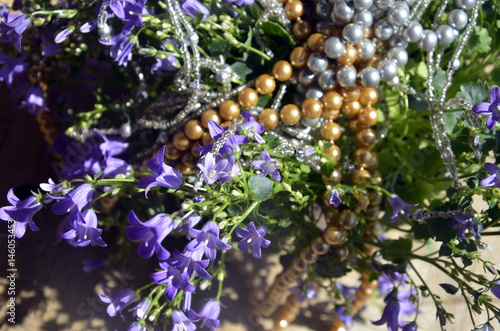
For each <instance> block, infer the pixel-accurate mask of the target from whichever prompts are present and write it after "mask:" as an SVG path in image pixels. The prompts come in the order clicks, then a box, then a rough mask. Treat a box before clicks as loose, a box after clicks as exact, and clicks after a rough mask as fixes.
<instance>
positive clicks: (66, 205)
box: [52, 183, 94, 215]
mask: <svg viewBox="0 0 500 331" xmlns="http://www.w3.org/2000/svg"><path fill="white" fill-rule="evenodd" d="M93 194H94V189H93V188H92V185H90V184H87V183H84V184H81V185H80V186H77V187H76V188H74V189H73V190H72V191H71V192H69V194H66V195H64V196H62V197H55V196H53V197H52V198H53V199H55V200H59V201H58V202H57V203H55V204H54V205H52V212H53V213H54V214H56V215H64V214H66V213H68V212H70V211H71V210H72V209H73V208H76V209H78V210H79V211H81V210H82V208H84V207H85V206H86V205H88V204H89V202H91V201H92V195H93Z"/></svg>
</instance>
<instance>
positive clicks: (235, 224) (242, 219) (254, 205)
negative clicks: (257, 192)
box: [229, 201, 260, 237]
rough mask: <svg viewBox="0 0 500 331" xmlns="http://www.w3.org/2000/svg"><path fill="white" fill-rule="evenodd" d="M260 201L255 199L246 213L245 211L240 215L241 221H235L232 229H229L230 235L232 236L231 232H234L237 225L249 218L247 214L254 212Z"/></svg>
mask: <svg viewBox="0 0 500 331" xmlns="http://www.w3.org/2000/svg"><path fill="white" fill-rule="evenodd" d="M259 203H260V201H254V202H253V203H252V204H251V205H250V208H248V209H247V210H246V211H245V213H243V214H242V215H241V216H240V217H239V221H238V222H235V223H234V225H233V227H232V228H231V231H229V237H231V234H232V233H233V231H234V230H235V229H236V227H237V226H238V225H240V224H241V222H243V221H244V220H245V218H247V216H248V215H249V214H250V213H251V212H252V210H253V209H254V208H255V207H256V206H257V205H258V204H259Z"/></svg>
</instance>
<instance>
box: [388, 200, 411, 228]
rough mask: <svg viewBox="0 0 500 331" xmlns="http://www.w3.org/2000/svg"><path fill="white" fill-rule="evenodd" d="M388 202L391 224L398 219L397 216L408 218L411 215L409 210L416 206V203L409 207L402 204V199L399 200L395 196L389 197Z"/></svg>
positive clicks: (404, 203) (406, 204)
mask: <svg viewBox="0 0 500 331" xmlns="http://www.w3.org/2000/svg"><path fill="white" fill-rule="evenodd" d="M388 202H389V205H390V206H391V208H392V210H393V213H392V216H391V221H392V222H394V221H396V220H397V219H398V217H399V215H402V216H405V217H409V216H410V214H411V213H410V209H409V208H411V207H417V206H418V203H417V204H415V205H410V204H408V203H406V202H404V201H403V199H401V198H400V197H398V196H397V195H395V194H393V195H391V197H390V198H389V201H388Z"/></svg>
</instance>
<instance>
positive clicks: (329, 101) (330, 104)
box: [321, 91, 344, 111]
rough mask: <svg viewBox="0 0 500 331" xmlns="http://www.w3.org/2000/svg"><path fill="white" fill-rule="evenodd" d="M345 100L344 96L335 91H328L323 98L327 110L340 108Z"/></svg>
mask: <svg viewBox="0 0 500 331" xmlns="http://www.w3.org/2000/svg"><path fill="white" fill-rule="evenodd" d="M343 100H344V99H343V98H342V96H341V95H340V94H338V93H337V92H334V91H329V92H326V93H325V95H323V98H321V101H323V106H324V110H325V111H333V110H340V108H341V107H342V104H343Z"/></svg>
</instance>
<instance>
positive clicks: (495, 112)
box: [472, 87, 500, 130]
mask: <svg viewBox="0 0 500 331" xmlns="http://www.w3.org/2000/svg"><path fill="white" fill-rule="evenodd" d="M472 111H473V112H474V113H476V114H478V115H488V118H487V119H486V126H487V127H488V130H493V128H494V127H495V125H496V124H497V123H498V121H499V120H500V87H494V88H492V89H491V91H490V102H489V103H488V102H480V103H478V104H476V105H474V107H472Z"/></svg>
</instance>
